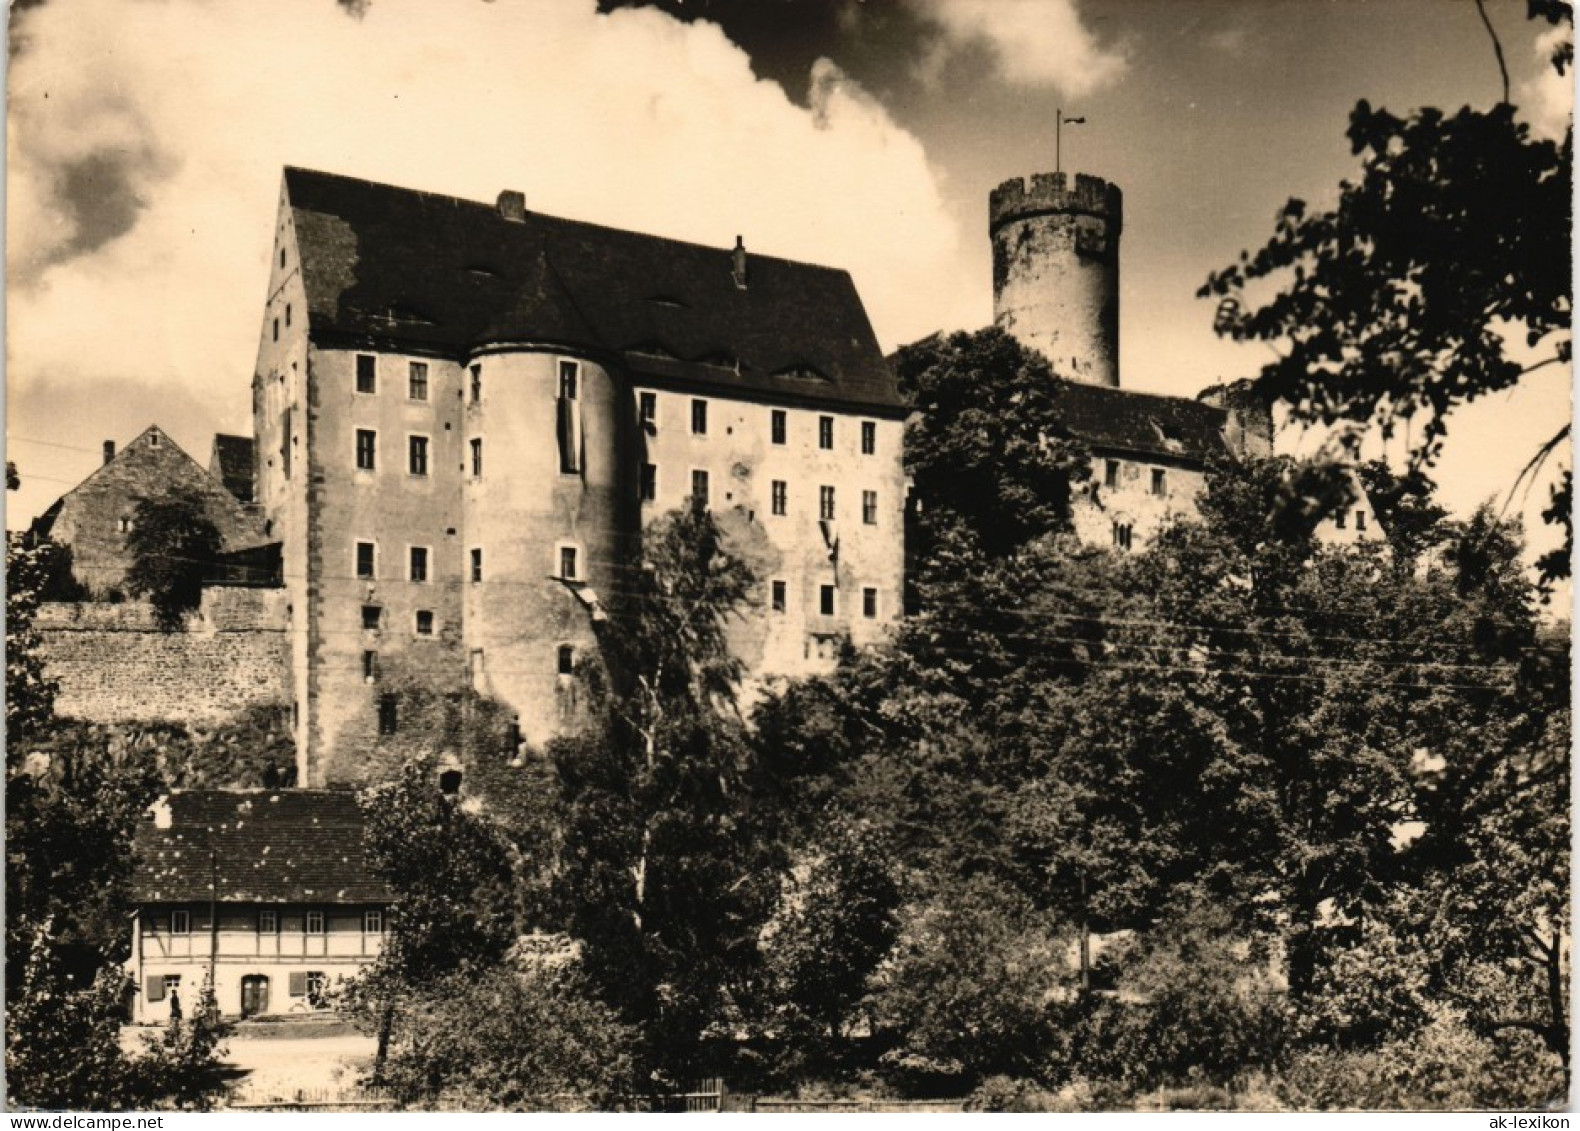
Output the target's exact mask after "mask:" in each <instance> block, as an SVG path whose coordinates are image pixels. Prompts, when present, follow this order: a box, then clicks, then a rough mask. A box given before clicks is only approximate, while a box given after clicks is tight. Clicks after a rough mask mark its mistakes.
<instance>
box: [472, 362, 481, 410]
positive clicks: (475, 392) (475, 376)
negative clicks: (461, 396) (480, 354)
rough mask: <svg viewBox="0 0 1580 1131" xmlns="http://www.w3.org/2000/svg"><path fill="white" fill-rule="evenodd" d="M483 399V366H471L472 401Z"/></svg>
mask: <svg viewBox="0 0 1580 1131" xmlns="http://www.w3.org/2000/svg"><path fill="white" fill-rule="evenodd" d="M482 399H483V367H482V366H481V365H474V366H472V403H473V404H476V403H477V402H478V401H480V400H482Z"/></svg>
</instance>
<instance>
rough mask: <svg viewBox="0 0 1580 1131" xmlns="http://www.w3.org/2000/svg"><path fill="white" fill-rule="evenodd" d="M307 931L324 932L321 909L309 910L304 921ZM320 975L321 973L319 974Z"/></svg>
mask: <svg viewBox="0 0 1580 1131" xmlns="http://www.w3.org/2000/svg"><path fill="white" fill-rule="evenodd" d="M306 927H307V933H308V934H310V935H321V934H323V933H324V913H323V912H322V911H309V912H308V913H307V921H306ZM319 976H320V977H322V975H319Z"/></svg>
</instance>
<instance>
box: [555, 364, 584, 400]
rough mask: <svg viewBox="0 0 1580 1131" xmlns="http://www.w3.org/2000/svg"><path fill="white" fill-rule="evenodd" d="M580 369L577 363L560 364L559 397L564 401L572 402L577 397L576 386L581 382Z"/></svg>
mask: <svg viewBox="0 0 1580 1131" xmlns="http://www.w3.org/2000/svg"><path fill="white" fill-rule="evenodd" d="M581 368H582V367H581V363H580V362H577V361H561V362H560V396H561V397H563V398H564V399H565V400H568V401H573V400H576V399H577V397H578V396H579V393H578V392H577V385H578V384H579V383H580V380H581Z"/></svg>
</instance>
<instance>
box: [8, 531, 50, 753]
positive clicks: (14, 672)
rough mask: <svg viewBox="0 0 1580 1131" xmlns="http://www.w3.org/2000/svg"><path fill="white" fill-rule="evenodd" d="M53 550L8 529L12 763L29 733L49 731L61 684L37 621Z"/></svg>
mask: <svg viewBox="0 0 1580 1131" xmlns="http://www.w3.org/2000/svg"><path fill="white" fill-rule="evenodd" d="M49 555H50V551H49V550H48V549H47V548H46V547H45V546H43V545H41V544H30V543H28V542H27V541H26V540H25V539H24V538H23V537H22V536H21V535H19V534H10V533H8V534H7V535H6V616H5V636H6V642H5V643H6V647H5V729H6V738H7V743H6V750H7V756H6V766H7V768H8V769H9V768H10V767H11V766H12V765H13V764H14V762H15V760H16V758H17V757H18V756H19V754H20V752H21V751H23V750H25V749H26V742H27V740H28V739H30V738H33V737H36V736H38V735H40V734H42V733H43V732H44V731H46V730H47V729H48V728H49V726H50V724H51V722H52V720H53V719H54V714H55V695H56V694H57V692H58V691H59V685H58V684H57V682H56V681H55V680H53V679H51V678H50V677H49V675H48V673H47V672H46V671H45V666H44V657H43V654H42V651H41V649H42V646H43V641H42V640H41V639H40V637H39V635H38V630H37V629H36V628H35V627H34V621H35V620H36V618H37V616H38V606H39V602H40V601H42V600H44V593H45V589H46V587H47V585H48V580H49V576H50V571H49Z"/></svg>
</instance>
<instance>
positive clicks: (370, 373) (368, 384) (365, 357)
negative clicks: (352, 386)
mask: <svg viewBox="0 0 1580 1131" xmlns="http://www.w3.org/2000/svg"><path fill="white" fill-rule="evenodd" d="M378 374H379V359H378V358H377V357H375V356H374V355H373V354H370V353H359V354H357V392H359V393H376V392H378V391H379V376H378Z"/></svg>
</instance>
